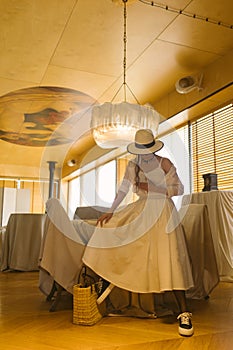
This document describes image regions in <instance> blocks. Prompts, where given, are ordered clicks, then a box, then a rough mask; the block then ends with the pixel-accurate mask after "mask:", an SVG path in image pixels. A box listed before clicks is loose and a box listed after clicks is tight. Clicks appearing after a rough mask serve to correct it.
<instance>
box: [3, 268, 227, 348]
mask: <svg viewBox="0 0 233 350" xmlns="http://www.w3.org/2000/svg"><path fill="white" fill-rule="evenodd" d="M189 304H190V308H191V311H192V312H193V324H194V327H195V333H194V335H193V336H192V337H190V338H183V337H181V336H179V334H178V332H177V322H176V320H175V318H169V319H168V318H158V319H154V320H152V319H151V320H150V319H137V318H125V317H105V318H103V319H102V320H101V321H100V322H99V323H98V324H97V325H95V326H91V327H88V326H78V325H74V324H72V308H71V306H72V304H71V300H70V298H67V297H66V296H65V295H64V296H63V300H62V302H61V303H60V305H59V307H58V310H57V311H56V312H49V311H48V310H49V306H50V303H49V302H47V301H46V298H45V296H44V295H43V294H42V293H41V292H40V291H39V289H38V272H8V273H6V272H4V273H3V272H2V273H0V316H1V317H0V349H1V350H25V349H30V350H63V349H64V350H65V349H66V350H76V349H77V350H79V349H80V350H91V349H101V350H126V349H127V350H131V349H132V350H139V349H140V350H145V349H146V350H153V349H156V350H161V349H163V350H167V349H169V350H192V349H195V350H197V349H198V350H201V349H205V350H207V349H208V350H230V349H232V344H233V284H232V283H220V284H219V285H218V286H217V287H216V288H215V290H214V291H213V292H212V294H211V296H210V298H209V299H208V300H202V301H197V300H196V301H194V300H192V301H190V302H189Z"/></svg>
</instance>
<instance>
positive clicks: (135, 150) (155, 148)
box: [127, 140, 164, 154]
mask: <svg viewBox="0 0 233 350" xmlns="http://www.w3.org/2000/svg"><path fill="white" fill-rule="evenodd" d="M163 146H164V143H163V142H162V141H160V140H156V141H155V144H154V145H153V146H152V147H149V148H148V147H143V148H141V147H140V148H138V147H137V146H136V143H135V142H132V143H130V144H129V145H128V146H127V151H128V152H129V153H132V154H150V153H155V152H158V151H159V150H161V149H162V148H163Z"/></svg>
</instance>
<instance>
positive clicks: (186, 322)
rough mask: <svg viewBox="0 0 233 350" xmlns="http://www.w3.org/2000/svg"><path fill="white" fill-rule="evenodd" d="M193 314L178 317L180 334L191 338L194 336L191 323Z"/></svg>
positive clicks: (186, 313)
mask: <svg viewBox="0 0 233 350" xmlns="http://www.w3.org/2000/svg"><path fill="white" fill-rule="evenodd" d="M191 318H192V314H191V313H190V312H183V313H182V314H180V315H179V316H178V317H177V320H179V334H180V335H183V336H186V337H190V336H191V335H193V332H194V330H193V326H192V322H191Z"/></svg>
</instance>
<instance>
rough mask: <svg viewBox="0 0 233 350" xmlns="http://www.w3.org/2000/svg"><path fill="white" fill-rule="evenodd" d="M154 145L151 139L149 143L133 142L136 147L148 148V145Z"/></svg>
mask: <svg viewBox="0 0 233 350" xmlns="http://www.w3.org/2000/svg"><path fill="white" fill-rule="evenodd" d="M154 145H155V141H152V142H151V143H146V144H144V145H143V144H142V145H141V144H140V143H135V146H136V147H137V148H150V147H152V146H154Z"/></svg>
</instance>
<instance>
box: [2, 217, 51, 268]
mask: <svg viewBox="0 0 233 350" xmlns="http://www.w3.org/2000/svg"><path fill="white" fill-rule="evenodd" d="M45 217H46V215H45V214H11V216H10V218H9V221H8V224H7V227H6V232H5V235H4V242H3V247H2V264H1V271H5V270H9V269H10V270H19V271H34V270H38V259H39V253H40V247H41V241H42V235H43V229H44V222H45Z"/></svg>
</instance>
